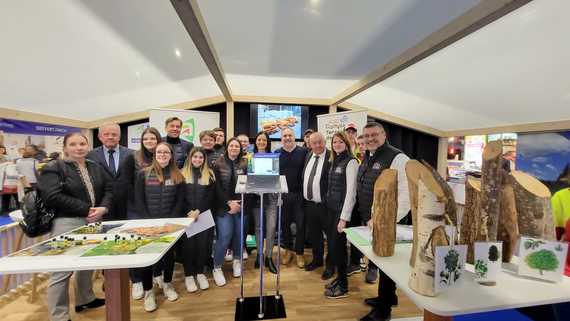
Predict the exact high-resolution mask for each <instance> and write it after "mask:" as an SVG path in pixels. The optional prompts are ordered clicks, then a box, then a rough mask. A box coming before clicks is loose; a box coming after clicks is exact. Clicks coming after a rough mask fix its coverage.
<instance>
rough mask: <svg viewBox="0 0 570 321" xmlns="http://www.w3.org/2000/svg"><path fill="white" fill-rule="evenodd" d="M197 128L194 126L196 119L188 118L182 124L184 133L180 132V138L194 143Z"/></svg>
mask: <svg viewBox="0 0 570 321" xmlns="http://www.w3.org/2000/svg"><path fill="white" fill-rule="evenodd" d="M195 131H196V127H195V124H194V118H188V119H186V120H185V121H184V122H183V123H182V131H181V132H180V138H182V139H184V140H185V141H188V142H193V141H194V136H195Z"/></svg>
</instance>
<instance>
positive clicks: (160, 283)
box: [153, 275, 164, 289]
mask: <svg viewBox="0 0 570 321" xmlns="http://www.w3.org/2000/svg"><path fill="white" fill-rule="evenodd" d="M153 280H154V284H156V285H158V287H159V288H161V289H162V287H163V286H164V279H163V278H162V275H159V276H155V277H154V278H153Z"/></svg>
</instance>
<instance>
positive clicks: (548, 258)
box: [525, 250, 559, 275]
mask: <svg viewBox="0 0 570 321" xmlns="http://www.w3.org/2000/svg"><path fill="white" fill-rule="evenodd" d="M525 261H526V264H527V265H528V266H529V267H530V268H531V269H535V270H538V271H539V272H540V275H543V274H544V271H555V270H556V269H557V268H558V264H559V262H558V259H557V258H556V255H555V254H554V252H552V251H550V250H540V251H537V252H534V253H531V254H529V255H527V257H526V258H525Z"/></svg>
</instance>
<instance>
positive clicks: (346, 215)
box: [340, 159, 359, 222]
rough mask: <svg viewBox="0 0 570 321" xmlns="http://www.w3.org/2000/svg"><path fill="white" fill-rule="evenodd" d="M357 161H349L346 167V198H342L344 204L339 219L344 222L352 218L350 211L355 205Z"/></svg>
mask: <svg viewBox="0 0 570 321" xmlns="http://www.w3.org/2000/svg"><path fill="white" fill-rule="evenodd" d="M358 166H359V165H358V161H357V160H356V159H351V160H350V162H348V164H347V165H346V196H345V197H344V204H343V205H342V211H341V212H340V218H341V219H342V220H345V221H347V222H348V221H350V218H351V216H352V209H353V208H354V204H355V203H356V180H357V176H358Z"/></svg>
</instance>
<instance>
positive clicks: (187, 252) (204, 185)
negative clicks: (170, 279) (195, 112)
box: [182, 147, 215, 293]
mask: <svg viewBox="0 0 570 321" xmlns="http://www.w3.org/2000/svg"><path fill="white" fill-rule="evenodd" d="M182 175H184V179H185V180H186V190H185V192H184V199H185V202H184V208H185V211H186V212H187V213H189V212H192V211H194V212H193V213H191V215H194V216H192V217H195V218H196V219H198V217H197V216H195V214H196V212H197V213H198V214H199V213H202V212H205V211H207V210H210V209H212V207H213V205H214V195H215V186H214V183H215V177H214V172H213V171H212V170H211V169H210V166H208V161H207V159H206V152H205V151H204V149H203V148H201V147H194V148H193V149H192V151H190V154H189V155H188V158H187V159H186V164H184V167H183V168H182ZM209 235H210V231H209V230H206V231H202V232H200V233H198V234H196V235H194V236H192V237H191V238H187V237H183V238H182V239H183V248H184V251H183V252H184V262H183V265H184V275H185V276H186V278H185V284H186V290H187V291H188V292H190V293H192V292H196V291H198V286H199V287H200V289H201V290H206V289H208V288H209V287H210V285H209V284H208V278H206V276H205V275H204V268H205V266H206V261H207V259H208V255H210V253H211V251H209V250H208V246H209V245H210V242H209V239H208V237H209ZM196 282H198V285H196Z"/></svg>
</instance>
